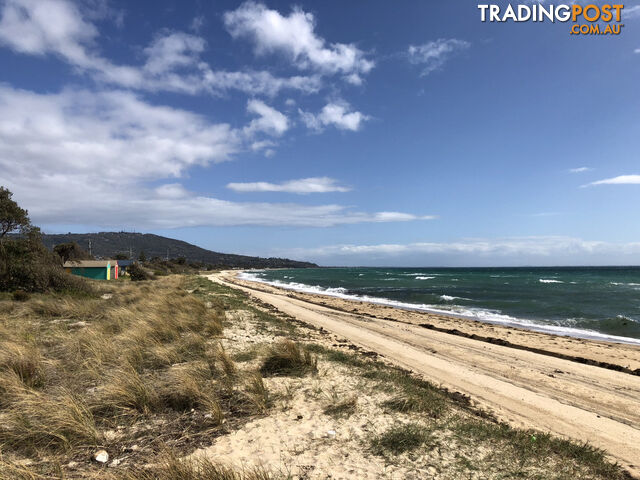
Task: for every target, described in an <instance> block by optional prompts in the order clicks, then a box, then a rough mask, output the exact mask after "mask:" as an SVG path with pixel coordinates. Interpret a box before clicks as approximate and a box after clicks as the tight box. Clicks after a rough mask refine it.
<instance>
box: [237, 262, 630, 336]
mask: <svg viewBox="0 0 640 480" xmlns="http://www.w3.org/2000/svg"><path fill="white" fill-rule="evenodd" d="M241 275H242V278H245V279H247V280H256V281H260V282H265V283H269V284H272V285H275V286H279V287H284V288H288V289H292V290H297V291H300V292H308V293H321V294H324V295H333V296H337V297H341V298H350V299H356V300H364V301H368V302H373V303H380V304H384V305H390V306H395V307H400V308H408V309H416V310H422V311H427V312H433V313H443V314H447V315H455V316H460V317H465V318H470V319H473V320H477V321H482V322H489V323H496V324H503V325H510V326H515V327H521V328H527V329H530V330H536V331H542V332H548V333H554V334H558V335H570V336H575V337H580V338H592V339H597V340H608V341H616V342H625V343H634V344H639V345H640V267H561V268H556V267H531V268H522V267H518V268H369V267H367V268H310V269H285V270H262V271H248V272H244V273H242V274H241Z"/></svg>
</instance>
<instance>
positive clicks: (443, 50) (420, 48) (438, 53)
mask: <svg viewBox="0 0 640 480" xmlns="http://www.w3.org/2000/svg"><path fill="white" fill-rule="evenodd" d="M470 46H471V44H470V43H469V42H467V41H464V40H458V39H455V38H450V39H445V38H439V39H438V40H435V41H432V42H427V43H425V44H423V45H410V46H409V49H408V55H409V62H410V63H412V64H414V65H420V66H422V73H421V76H426V75H429V74H430V73H433V72H435V71H436V70H439V69H440V68H442V66H443V65H444V64H445V62H446V61H447V60H448V59H449V58H450V57H451V55H453V54H454V53H456V52H460V51H462V50H466V49H468V48H469V47H470Z"/></svg>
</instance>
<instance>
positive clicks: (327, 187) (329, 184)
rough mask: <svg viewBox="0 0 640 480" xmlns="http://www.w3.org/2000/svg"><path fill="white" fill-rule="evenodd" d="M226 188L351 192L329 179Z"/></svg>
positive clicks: (236, 185) (300, 191)
mask: <svg viewBox="0 0 640 480" xmlns="http://www.w3.org/2000/svg"><path fill="white" fill-rule="evenodd" d="M227 188H229V189H231V190H234V191H236V192H286V193H298V194H307V193H328V192H348V191H350V190H351V189H350V188H349V187H344V186H341V185H339V184H338V182H337V180H335V179H333V178H329V177H311V178H301V179H298V180H288V181H286V182H282V183H269V182H249V183H229V184H228V185H227ZM376 215H381V214H376Z"/></svg>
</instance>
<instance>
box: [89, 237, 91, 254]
mask: <svg viewBox="0 0 640 480" xmlns="http://www.w3.org/2000/svg"><path fill="white" fill-rule="evenodd" d="M89 256H91V240H89Z"/></svg>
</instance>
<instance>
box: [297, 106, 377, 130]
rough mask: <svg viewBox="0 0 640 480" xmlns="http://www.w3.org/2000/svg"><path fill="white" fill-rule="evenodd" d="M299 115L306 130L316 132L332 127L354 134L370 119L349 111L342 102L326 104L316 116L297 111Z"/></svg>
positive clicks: (348, 107) (359, 113)
mask: <svg viewBox="0 0 640 480" xmlns="http://www.w3.org/2000/svg"><path fill="white" fill-rule="evenodd" d="M299 113H300V116H301V118H302V121H303V122H304V124H305V125H306V126H307V128H310V129H313V130H318V131H321V130H323V129H324V128H325V127H328V126H331V125H333V126H334V127H336V128H339V129H340V130H351V131H354V132H355V131H358V130H360V126H361V125H362V123H363V122H364V121H365V120H368V119H369V118H370V117H369V116H367V115H364V114H363V113H361V112H357V111H350V106H349V105H348V104H347V103H344V102H340V103H328V104H327V105H325V106H324V107H323V108H322V110H321V111H320V113H318V114H317V115H314V114H313V113H310V112H305V111H302V110H299Z"/></svg>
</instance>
